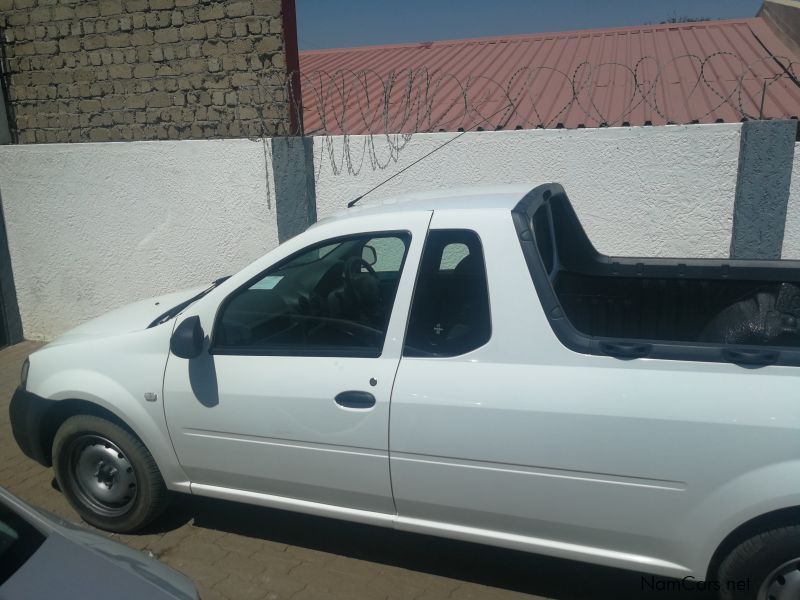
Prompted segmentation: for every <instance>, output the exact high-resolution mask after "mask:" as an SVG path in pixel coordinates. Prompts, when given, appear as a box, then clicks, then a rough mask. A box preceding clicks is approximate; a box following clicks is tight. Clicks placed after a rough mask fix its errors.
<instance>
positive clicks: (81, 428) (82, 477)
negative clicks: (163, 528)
mask: <svg viewBox="0 0 800 600" xmlns="http://www.w3.org/2000/svg"><path fill="white" fill-rule="evenodd" d="M53 468H54V470H55V475H56V480H57V481H58V484H59V486H60V487H61V491H62V492H63V493H64V495H65V496H66V497H67V500H69V503H70V504H71V505H72V507H73V508H74V509H75V510H76V511H77V512H78V514H80V516H81V517H82V518H83V520H84V521H86V522H87V523H90V524H92V525H94V526H95V527H98V528H100V529H105V530H107V531H114V532H117V533H130V532H132V531H136V530H138V529H141V528H143V527H144V526H145V525H147V524H148V523H150V522H151V521H152V520H153V519H155V518H156V517H157V516H158V515H159V514H161V512H163V510H164V509H165V508H166V506H167V503H168V501H169V492H168V491H167V487H166V485H165V484H164V479H163V478H162V477H161V473H160V472H159V470H158V467H157V466H156V463H155V460H153V457H152V455H151V454H150V452H149V451H148V450H147V448H146V447H145V446H144V444H142V442H141V441H140V440H139V439H138V438H137V437H136V436H134V435H133V434H131V433H130V432H128V431H126V430H125V429H123V428H122V427H119V426H118V425H116V424H114V423H111V422H110V421H107V420H106V419H102V418H99V417H94V416H90V415H78V416H75V417H70V418H69V419H67V420H66V421H64V423H63V424H62V425H61V427H59V429H58V431H57V432H56V435H55V438H54V440H53Z"/></svg>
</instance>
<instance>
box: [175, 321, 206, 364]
mask: <svg viewBox="0 0 800 600" xmlns="http://www.w3.org/2000/svg"><path fill="white" fill-rule="evenodd" d="M204 337H205V334H204V333H203V327H202V326H201V325H200V317H197V316H194V317H187V318H186V319H184V320H183V322H181V324H180V325H178V326H177V327H176V328H175V331H174V332H173V334H172V337H171V338H170V339H169V349H170V350H171V351H172V353H173V354H174V355H175V356H177V357H179V358H196V357H197V356H200V353H201V352H202V351H203V338H204Z"/></svg>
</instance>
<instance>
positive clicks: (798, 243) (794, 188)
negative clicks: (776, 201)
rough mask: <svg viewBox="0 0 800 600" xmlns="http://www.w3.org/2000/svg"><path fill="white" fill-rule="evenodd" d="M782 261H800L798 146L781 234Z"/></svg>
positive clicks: (799, 154)
mask: <svg viewBox="0 0 800 600" xmlns="http://www.w3.org/2000/svg"><path fill="white" fill-rule="evenodd" d="M781 258H782V259H792V260H800V144H795V146H794V162H793V164H792V183H791V185H790V186H789V205H788V206H787V207H786V229H785V230H784V232H783V250H782V252H781Z"/></svg>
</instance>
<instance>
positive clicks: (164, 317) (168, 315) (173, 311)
mask: <svg viewBox="0 0 800 600" xmlns="http://www.w3.org/2000/svg"><path fill="white" fill-rule="evenodd" d="M229 277H230V275H226V276H225V277H220V278H219V279H215V280H214V281H213V282H211V286H210V287H208V288H206V289H204V290H203V291H202V292H200V293H199V294H197V295H196V296H192V297H191V298H189V299H188V300H184V301H183V302H181V303H180V304H178V305H177V306H173V307H172V308H170V309H169V310H168V311H167V312H165V313H163V314H160V315H159V316H157V317H156V318H155V320H154V321H153V322H152V323H150V325H148V326H147V328H148V329H150V328H151V327H155V326H156V325H161V324H162V323H166V322H167V321H169V320H170V319H172V318H173V317H175V316H176V315H178V314H180V313H181V311H183V309H184V308H186V307H187V306H189V305H190V304H193V303H195V302H197V301H198V300H200V298H202V297H203V296H205V295H206V294H208V293H209V292H210V291H211V290H213V289H214V288H215V287H217V286H218V285H219V284H220V283H222V282H223V281H225V280H227V279H228V278H229Z"/></svg>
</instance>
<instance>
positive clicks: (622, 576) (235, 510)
mask: <svg viewBox="0 0 800 600" xmlns="http://www.w3.org/2000/svg"><path fill="white" fill-rule="evenodd" d="M190 520H193V521H194V526H195V527H201V528H206V529H213V530H219V531H225V532H228V533H234V534H237V535H242V536H246V537H251V538H259V539H263V540H269V541H272V542H276V543H281V544H287V545H291V546H302V547H305V548H309V549H313V550H318V551H321V552H328V553H331V554H336V555H341V556H346V557H349V558H355V559H359V560H365V561H370V562H373V563H382V564H386V565H391V566H394V567H399V568H403V569H409V570H412V571H419V572H424V573H429V574H432V575H437V576H440V577H449V578H452V579H457V580H461V581H469V582H472V583H476V584H480V585H485V586H490V587H496V588H502V589H506V590H510V591H514V592H521V593H526V594H534V595H538V596H546V597H548V598H555V599H557V600H583V599H589V598H591V599H593V600H597V599H609V600H610V599H614V600H621V599H627V598H630V599H639V598H648V599H650V598H665V599H668V600H679V599H680V600H701V599H702V600H711V599H713V598H715V597H716V596H715V595H714V594H710V593H699V592H697V591H694V592H689V591H686V590H681V587H683V586H682V585H681V582H678V581H675V580H667V579H657V580H653V579H652V578H651V577H650V576H649V575H645V574H642V573H635V572H632V571H623V570H619V569H611V568H606V567H599V566H594V565H587V564H584V563H579V562H574V561H567V560H560V559H555V558H549V557H544V556H539V555H533V554H527V553H524V552H517V551H513V550H505V549H502V548H493V547H491V546H483V545H480V544H471V543H467V542H459V541H454V540H446V539H442V538H437V537H432V536H425V535H418V534H412V533H406V532H400V531H394V530H391V529H385V528H381V527H372V526H369V525H360V524H356V523H348V522H346V521H339V520H335V519H326V518H322V517H314V516H309V515H302V514H299V513H293V512H287V511H281V510H274V509H269V508H262V507H257V506H251V505H246V504H239V503H235V502H228V501H223V500H215V499H209V498H200V497H191V496H179V497H178V498H176V501H175V503H174V505H173V506H172V507H171V508H170V510H169V511H168V512H167V513H166V514H165V515H164V517H162V518H161V519H159V520H158V521H157V522H156V523H155V524H154V526H153V528H152V532H163V531H168V530H171V529H174V528H177V527H180V526H181V525H183V524H185V523H187V522H189V521H190ZM689 585H690V584H689ZM649 586H655V589H653V588H652V587H649Z"/></svg>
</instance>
